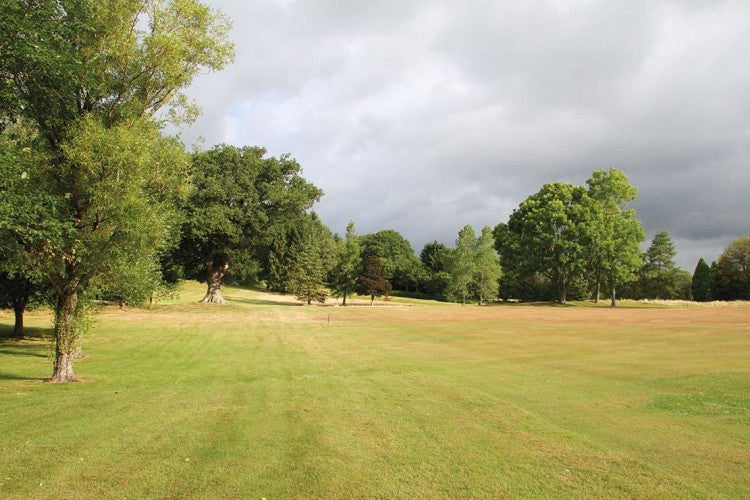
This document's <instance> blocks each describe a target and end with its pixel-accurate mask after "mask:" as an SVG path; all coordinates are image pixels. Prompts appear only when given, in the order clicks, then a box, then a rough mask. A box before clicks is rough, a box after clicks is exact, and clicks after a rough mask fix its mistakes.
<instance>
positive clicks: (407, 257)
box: [360, 229, 426, 291]
mask: <svg viewBox="0 0 750 500" xmlns="http://www.w3.org/2000/svg"><path fill="white" fill-rule="evenodd" d="M360 242H361V245H362V256H363V257H366V256H368V255H375V256H377V257H378V258H379V259H380V261H381V262H382V263H383V268H384V269H385V272H386V276H387V279H388V281H389V282H390V283H391V285H393V288H395V289H396V290H406V291H416V290H417V288H418V286H419V282H420V281H421V280H424V279H426V275H425V273H424V272H423V269H422V267H421V265H420V264H421V263H420V262H419V260H418V259H417V257H416V255H414V250H413V249H412V247H411V244H410V243H409V242H408V241H407V240H406V238H404V237H403V236H402V235H401V234H400V233H399V232H398V231H394V230H393V229H386V230H383V231H378V232H377V233H375V234H368V235H365V236H362V238H361V239H360Z"/></svg>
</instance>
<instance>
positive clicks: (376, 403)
mask: <svg viewBox="0 0 750 500" xmlns="http://www.w3.org/2000/svg"><path fill="white" fill-rule="evenodd" d="M201 291H202V290H201V289H200V288H199V287H198V286H197V285H189V286H188V287H187V288H186V289H185V290H184V291H183V293H182V295H181V300H179V301H174V302H173V303H171V304H167V305H159V306H156V307H155V308H154V309H153V310H137V309H133V310H126V311H119V310H117V309H107V310H105V311H103V312H102V314H101V315H100V317H99V320H98V321H97V322H96V323H95V324H94V325H93V326H92V328H91V331H90V332H89V333H88V335H87V338H86V341H85V348H84V350H85V354H86V355H87V358H86V359H84V360H81V361H79V362H78V363H77V364H76V372H77V374H78V375H79V376H80V377H82V378H84V379H85V380H86V381H85V382H82V383H78V384H68V385H49V384H44V383H41V382H40V380H41V379H42V378H44V377H47V376H49V375H50V370H51V358H50V357H49V343H48V341H47V340H44V339H43V338H34V337H32V338H29V339H26V340H23V341H20V342H19V341H13V340H9V339H0V496H4V497H56V498H57V497H64V496H73V497H89V498H93V497H144V496H147V497H194V498H205V497H219V496H225V497H243V498H245V497H249V498H253V497H255V498H261V497H266V498H284V497H331V496H332V497H373V496H376V497H424V496H430V497H456V496H473V497H496V496H525V497H538V496H568V497H571V496H574V497H581V496H584V497H601V496H617V497H632V496H636V497H671V496H681V497H684V496H699V497H747V496H748V495H750V465H748V464H750V306H747V305H745V306H735V307H702V308H701V307H695V308H690V307H688V308H685V307H679V308H677V307H660V308H655V307H647V308H637V307H631V308H623V309H618V310H611V309H609V308H604V307H602V308H599V307H595V308H593V307H569V308H561V307H544V306H538V307H524V306H512V307H502V306H498V307H481V308H480V307H476V306H464V307H461V306H457V305H454V304H440V305H435V304H433V305H431V306H430V307H424V306H422V305H421V304H420V302H419V301H417V300H415V299H409V300H408V301H407V303H401V304H400V305H399V302H398V300H399V299H394V303H395V304H397V305H395V306H393V307H365V306H355V307H347V308H342V307H335V308H332V307H301V306H295V305H289V304H277V303H274V301H273V298H272V297H271V298H270V299H269V297H268V296H267V295H264V294H261V293H259V292H255V291H247V290H239V289H228V290H227V291H226V293H225V296H226V297H227V298H229V299H230V300H231V301H232V304H231V305H229V306H226V307H221V306H215V305H204V304H196V303H194V301H195V300H197V298H200V293H201ZM27 322H28V324H29V325H30V327H31V329H30V332H31V333H32V334H33V335H37V336H43V335H44V333H45V331H46V330H45V329H46V328H47V327H48V325H49V314H48V313H46V312H44V311H39V312H35V313H33V314H31V315H30V316H29V318H28V321H27ZM0 323H2V325H3V329H2V330H0V334H2V333H5V334H7V333H8V331H9V328H10V323H11V316H10V315H9V314H7V313H3V315H2V316H0Z"/></svg>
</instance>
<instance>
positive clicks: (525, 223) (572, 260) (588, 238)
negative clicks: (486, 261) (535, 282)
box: [494, 182, 599, 304]
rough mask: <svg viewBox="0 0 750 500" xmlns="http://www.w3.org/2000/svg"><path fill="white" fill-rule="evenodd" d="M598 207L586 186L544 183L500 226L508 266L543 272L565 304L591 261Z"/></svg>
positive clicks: (530, 273) (497, 234) (526, 272)
mask: <svg viewBox="0 0 750 500" xmlns="http://www.w3.org/2000/svg"><path fill="white" fill-rule="evenodd" d="M598 210H599V207H598V204H597V203H596V202H594V200H592V199H591V197H590V196H589V195H588V193H587V192H586V189H584V188H583V187H582V186H573V185H571V184H565V183H561V182H554V183H551V184H545V185H544V186H542V188H541V189H540V190H539V192H538V193H536V194H533V195H531V196H529V197H528V198H527V199H526V200H525V201H523V202H522V203H521V205H520V206H519V207H518V208H517V209H516V210H514V211H513V213H512V214H511V216H510V218H509V219H508V224H507V225H506V224H500V225H498V226H497V227H496V228H495V231H494V235H495V238H496V248H498V249H499V253H500V256H501V261H502V266H503V268H508V269H513V270H515V272H517V273H519V274H520V275H521V276H533V275H534V274H535V273H540V274H543V275H544V276H546V277H547V278H549V280H550V281H551V282H552V283H553V284H554V286H555V288H556V289H557V297H558V300H559V302H560V303H563V304H564V303H565V302H566V300H567V295H568V290H569V289H570V287H571V284H573V282H574V281H575V279H576V278H577V277H579V276H582V275H583V273H584V271H585V270H586V266H587V264H588V262H589V260H588V258H589V250H588V249H589V248H590V246H591V244H592V240H593V238H594V231H595V227H594V221H595V220H596V219H597V218H598Z"/></svg>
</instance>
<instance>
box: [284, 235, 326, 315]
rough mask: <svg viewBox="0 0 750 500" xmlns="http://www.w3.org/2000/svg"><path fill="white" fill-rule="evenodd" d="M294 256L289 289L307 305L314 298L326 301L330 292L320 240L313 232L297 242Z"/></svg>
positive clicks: (322, 301) (321, 301)
mask: <svg viewBox="0 0 750 500" xmlns="http://www.w3.org/2000/svg"><path fill="white" fill-rule="evenodd" d="M294 256H295V257H294V262H293V264H292V268H291V270H290V273H289V284H288V289H289V290H290V291H291V292H292V293H294V294H295V295H296V297H297V300H299V301H301V302H306V303H307V305H310V304H312V301H313V300H315V301H317V302H320V303H324V302H325V301H326V297H327V295H328V292H327V291H326V290H325V288H324V277H325V270H324V268H323V262H322V257H321V248H320V244H319V242H317V241H315V239H314V237H313V236H312V235H311V234H308V235H306V237H305V238H304V239H303V240H302V241H300V242H299V243H298V244H297V248H295V251H294Z"/></svg>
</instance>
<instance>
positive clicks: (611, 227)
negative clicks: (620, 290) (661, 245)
mask: <svg viewBox="0 0 750 500" xmlns="http://www.w3.org/2000/svg"><path fill="white" fill-rule="evenodd" d="M586 184H588V194H589V196H590V197H591V198H592V199H593V200H594V201H596V202H597V203H598V204H599V207H600V209H599V210H598V211H596V212H595V214H594V215H595V217H593V218H592V223H593V231H594V234H593V237H592V238H591V245H590V246H589V247H588V253H589V262H590V266H591V268H592V270H593V272H594V280H595V284H596V292H595V298H596V302H599V293H600V287H601V282H602V280H603V279H604V280H606V282H607V284H608V285H609V291H610V298H611V305H612V307H615V306H616V305H617V285H618V284H620V283H623V282H627V281H629V280H631V279H633V278H634V277H635V276H636V273H637V271H638V270H639V269H640V267H641V265H642V259H641V250H640V243H641V242H642V241H643V240H644V239H645V238H646V233H645V231H644V230H643V227H642V226H641V223H640V222H639V221H638V219H636V217H635V210H632V209H627V205H628V203H630V202H631V201H633V200H635V199H636V196H637V194H638V190H637V189H636V188H635V187H634V186H632V185H631V184H630V182H629V181H628V178H627V177H626V176H625V174H624V173H623V172H622V171H620V170H618V169H616V168H610V169H609V170H608V171H604V170H595V171H594V173H593V175H592V176H591V178H590V179H588V180H587V181H586Z"/></svg>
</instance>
